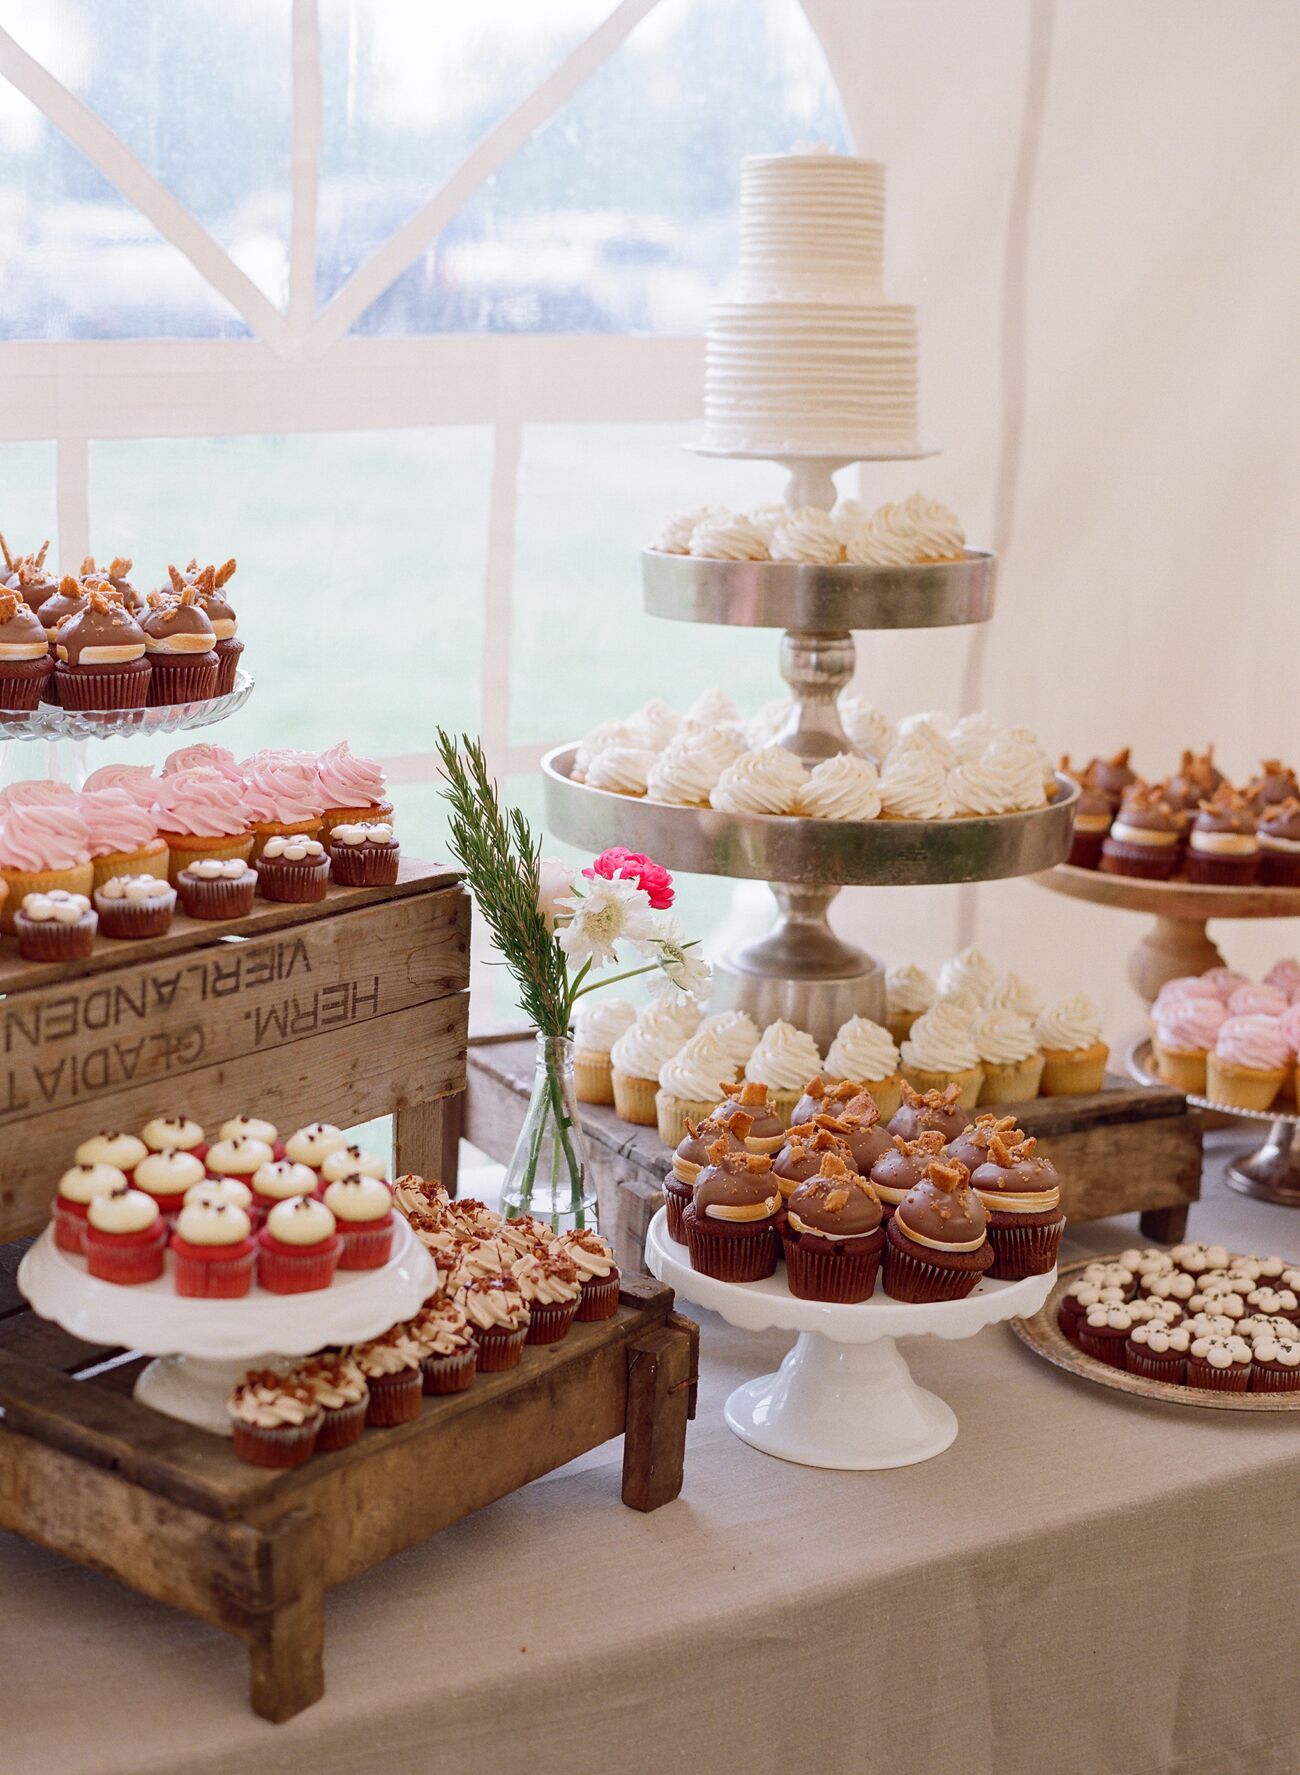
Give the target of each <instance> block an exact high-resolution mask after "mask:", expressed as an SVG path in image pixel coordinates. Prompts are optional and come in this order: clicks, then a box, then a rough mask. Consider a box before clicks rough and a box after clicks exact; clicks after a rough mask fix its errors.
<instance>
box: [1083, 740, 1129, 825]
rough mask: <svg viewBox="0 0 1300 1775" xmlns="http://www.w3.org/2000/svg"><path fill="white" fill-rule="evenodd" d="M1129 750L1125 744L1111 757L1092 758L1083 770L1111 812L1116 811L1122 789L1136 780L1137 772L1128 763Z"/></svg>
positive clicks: (1122, 797) (1122, 793)
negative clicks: (1106, 802) (1105, 800)
mask: <svg viewBox="0 0 1300 1775" xmlns="http://www.w3.org/2000/svg"><path fill="white" fill-rule="evenodd" d="M1129 752H1130V748H1129V747H1128V746H1125V747H1124V748H1123V750H1122V751H1119V752H1116V754H1115V756H1114V757H1113V758H1094V759H1092V760H1091V761H1090V763H1089V765H1088V768H1087V771H1086V772H1085V775H1086V776H1087V778H1088V781H1089V782H1090V783H1091V784H1092V786H1093V787H1094V788H1096V789H1099V790H1100V791H1101V793H1102V794H1103V795H1104V796H1105V797H1106V799H1107V801H1108V802H1109V803H1110V806H1111V810H1112V812H1117V811H1118V809H1119V804H1120V802H1121V801H1122V800H1123V799H1124V791H1125V790H1126V789H1127V788H1128V787H1129V786H1130V785H1131V784H1133V783H1136V782H1137V772H1136V771H1135V770H1134V769H1133V768H1132V767H1131V765H1130V764H1129Z"/></svg>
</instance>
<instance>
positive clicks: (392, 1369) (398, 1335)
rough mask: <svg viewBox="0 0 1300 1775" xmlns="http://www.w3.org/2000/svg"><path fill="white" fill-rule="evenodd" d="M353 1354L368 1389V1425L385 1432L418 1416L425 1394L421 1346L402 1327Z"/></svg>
mask: <svg viewBox="0 0 1300 1775" xmlns="http://www.w3.org/2000/svg"><path fill="white" fill-rule="evenodd" d="M352 1355H353V1358H354V1360H355V1362H356V1365H357V1367H358V1368H359V1369H360V1370H361V1372H362V1374H363V1375H364V1376H365V1381H366V1385H367V1386H368V1387H369V1389H370V1400H369V1404H368V1405H367V1407H366V1422H367V1424H369V1425H370V1426H371V1427H372V1428H374V1429H380V1430H386V1429H391V1428H392V1427H393V1426H394V1425H395V1424H409V1423H410V1422H411V1420H412V1418H418V1417H419V1415H420V1395H421V1394H422V1393H423V1391H424V1377H423V1374H422V1373H421V1369H420V1346H419V1344H418V1343H417V1342H416V1341H415V1339H414V1338H413V1337H412V1336H411V1335H410V1331H409V1329H408V1328H407V1327H406V1326H405V1325H394V1327H393V1329H392V1330H391V1331H386V1332H385V1333H384V1335H383V1336H382V1337H376V1338H372V1339H371V1341H370V1342H369V1343H368V1344H358V1345H357V1347H356V1349H355V1350H354V1351H353V1352H352Z"/></svg>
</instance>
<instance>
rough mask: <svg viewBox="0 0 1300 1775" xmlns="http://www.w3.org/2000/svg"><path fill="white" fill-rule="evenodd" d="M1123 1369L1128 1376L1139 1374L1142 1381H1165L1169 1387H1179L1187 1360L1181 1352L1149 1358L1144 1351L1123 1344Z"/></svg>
mask: <svg viewBox="0 0 1300 1775" xmlns="http://www.w3.org/2000/svg"><path fill="white" fill-rule="evenodd" d="M1124 1367H1125V1369H1126V1370H1127V1371H1128V1373H1129V1374H1140V1375H1141V1376H1142V1378H1143V1379H1144V1380H1148V1381H1166V1382H1168V1383H1169V1385H1170V1386H1173V1387H1180V1386H1181V1385H1182V1383H1183V1374H1184V1372H1185V1371H1186V1368H1187V1358H1186V1356H1185V1355H1184V1354H1183V1353H1182V1351H1181V1350H1178V1351H1174V1352H1173V1353H1172V1354H1168V1355H1164V1356H1151V1355H1148V1354H1147V1352H1146V1351H1145V1350H1141V1351H1139V1350H1135V1349H1134V1348H1133V1346H1132V1345H1131V1344H1125V1346H1124Z"/></svg>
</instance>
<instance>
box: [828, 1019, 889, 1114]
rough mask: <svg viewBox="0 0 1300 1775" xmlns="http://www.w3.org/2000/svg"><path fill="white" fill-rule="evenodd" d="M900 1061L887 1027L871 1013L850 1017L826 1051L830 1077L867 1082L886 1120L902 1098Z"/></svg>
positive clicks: (835, 1081)
mask: <svg viewBox="0 0 1300 1775" xmlns="http://www.w3.org/2000/svg"><path fill="white" fill-rule="evenodd" d="M898 1062H899V1054H898V1048H897V1046H896V1044H895V1042H894V1038H893V1036H892V1035H890V1033H889V1031H888V1030H887V1029H884V1028H882V1026H881V1025H880V1024H879V1023H873V1022H872V1021H871V1019H870V1017H850V1018H849V1020H848V1022H847V1023H842V1024H841V1025H840V1027H839V1029H838V1030H837V1032H836V1035H835V1040H834V1041H833V1042H832V1043H831V1045H830V1047H829V1048H828V1049H827V1051H826V1077H827V1078H828V1079H829V1080H831V1081H832V1082H834V1083H836V1084H841V1083H843V1082H845V1081H846V1080H849V1081H851V1082H852V1083H854V1084H864V1085H866V1087H867V1089H868V1091H870V1093H871V1095H872V1097H873V1098H874V1099H875V1103H876V1108H877V1109H878V1110H879V1111H880V1119H881V1121H882V1123H883V1122H887V1121H888V1120H889V1118H890V1116H892V1115H893V1113H894V1111H895V1110H896V1109H897V1108H898V1105H899V1103H900V1101H901V1100H902V1079H901V1077H900V1075H899V1071H898Z"/></svg>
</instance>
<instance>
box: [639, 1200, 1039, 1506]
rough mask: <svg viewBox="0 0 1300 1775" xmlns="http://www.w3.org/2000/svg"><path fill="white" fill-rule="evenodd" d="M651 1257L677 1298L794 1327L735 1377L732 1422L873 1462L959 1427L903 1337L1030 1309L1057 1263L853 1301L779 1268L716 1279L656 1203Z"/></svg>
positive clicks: (797, 1448) (939, 1447) (845, 1460)
mask: <svg viewBox="0 0 1300 1775" xmlns="http://www.w3.org/2000/svg"><path fill="white" fill-rule="evenodd" d="M645 1253H646V1267H647V1268H648V1269H649V1271H650V1273H651V1275H653V1276H655V1277H657V1278H658V1280H659V1281H661V1282H667V1283H668V1284H669V1285H670V1286H671V1287H673V1288H675V1289H676V1291H677V1293H678V1294H680V1295H681V1296H682V1298H683V1299H684V1300H689V1301H693V1302H694V1303H695V1304H696V1306H700V1307H705V1308H707V1309H708V1310H709V1311H711V1312H715V1313H717V1314H718V1315H719V1316H720V1317H721V1318H723V1319H725V1320H726V1321H727V1323H728V1324H729V1325H735V1326H737V1327H739V1328H740V1329H741V1330H742V1331H767V1330H770V1329H777V1330H782V1331H796V1332H798V1334H799V1336H798V1338H797V1340H796V1342H795V1344H794V1347H793V1348H792V1349H791V1351H790V1353H789V1355H788V1356H787V1357H786V1359H785V1361H784V1362H783V1363H782V1364H781V1366H780V1368H779V1369H778V1370H777V1371H776V1373H775V1374H765V1375H760V1377H759V1378H758V1379H757V1380H753V1381H746V1382H745V1383H744V1384H743V1385H742V1386H739V1387H737V1388H736V1390H735V1392H734V1393H732V1394H731V1396H730V1398H729V1399H728V1400H727V1403H726V1405H725V1407H724V1408H723V1416H724V1417H725V1419H726V1422H727V1426H728V1428H729V1429H731V1430H732V1431H734V1433H735V1434H736V1435H737V1436H739V1437H740V1439H741V1441H742V1442H748V1443H749V1444H750V1445H751V1447H753V1448H757V1449H761V1450H762V1452H763V1453H764V1454H769V1455H775V1456H777V1458H778V1459H780V1460H783V1461H794V1462H797V1463H798V1465H800V1466H803V1467H833V1468H839V1469H841V1470H847V1471H852V1472H868V1471H872V1470H875V1469H880V1468H884V1467H910V1466H913V1465H915V1464H916V1463H917V1462H918V1461H928V1460H930V1459H931V1458H932V1457H933V1456H935V1455H938V1454H942V1453H943V1451H944V1449H945V1448H947V1447H949V1445H950V1444H951V1443H952V1441H953V1440H954V1438H955V1437H956V1435H957V1416H956V1413H955V1412H954V1411H953V1409H952V1407H951V1406H950V1405H947V1404H945V1402H944V1401H943V1400H942V1399H940V1398H938V1397H937V1395H935V1394H934V1393H930V1392H928V1391H927V1390H926V1389H925V1388H924V1387H919V1386H918V1385H917V1384H916V1382H915V1381H914V1380H913V1379H912V1376H911V1374H910V1372H909V1371H908V1367H907V1363H906V1362H905V1361H904V1359H903V1357H902V1355H901V1354H900V1352H899V1350H898V1346H897V1343H896V1341H895V1340H896V1339H897V1338H900V1337H927V1336H928V1337H942V1338H965V1337H974V1335H975V1334H976V1332H978V1331H982V1330H983V1329H984V1327H985V1326H986V1325H993V1324H996V1323H997V1322H998V1321H1000V1320H1004V1319H1013V1318H1016V1317H1018V1316H1020V1315H1028V1314H1031V1313H1036V1312H1037V1311H1038V1309H1039V1308H1040V1307H1041V1306H1042V1304H1043V1302H1044V1301H1045V1300H1046V1299H1047V1297H1048V1295H1049V1294H1050V1293H1051V1291H1052V1287H1053V1284H1054V1283H1055V1281H1056V1271H1055V1270H1052V1271H1050V1272H1049V1274H1047V1275H1045V1276H1028V1277H1026V1278H1025V1279H1024V1280H1023V1281H1020V1282H990V1281H987V1280H986V1281H981V1282H979V1283H978V1284H977V1285H976V1287H975V1289H974V1290H973V1291H972V1293H970V1294H968V1295H967V1296H966V1298H965V1300H945V1301H934V1302H931V1303H930V1304H928V1305H923V1306H913V1305H910V1304H908V1303H907V1302H905V1301H897V1300H891V1299H890V1298H889V1296H888V1295H885V1294H882V1293H881V1290H880V1284H879V1283H877V1285H876V1293H875V1294H874V1295H873V1297H872V1298H871V1299H870V1300H867V1301H863V1302H861V1303H860V1304H859V1305H855V1306H841V1305H835V1304H833V1303H830V1302H827V1301H816V1300H796V1298H795V1297H794V1296H793V1295H792V1294H791V1293H790V1290H789V1288H788V1287H787V1285H786V1280H785V1271H784V1270H783V1269H778V1270H777V1273H776V1274H775V1275H774V1276H769V1277H768V1278H767V1280H766V1281H763V1282H744V1283H735V1282H718V1281H715V1280H714V1279H713V1278H712V1277H711V1276H702V1275H700V1274H699V1272H698V1271H696V1270H693V1269H692V1268H691V1264H690V1259H689V1257H688V1256H687V1253H686V1250H685V1248H684V1247H683V1246H681V1245H678V1244H676V1243H675V1242H674V1241H673V1240H672V1239H670V1238H669V1237H668V1222H667V1216H666V1213H665V1211H664V1210H663V1209H662V1208H661V1209H660V1210H659V1212H658V1213H657V1214H656V1215H655V1217H654V1219H653V1220H652V1221H651V1223H650V1228H649V1231H648V1233H647V1235H646V1246H645Z"/></svg>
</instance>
